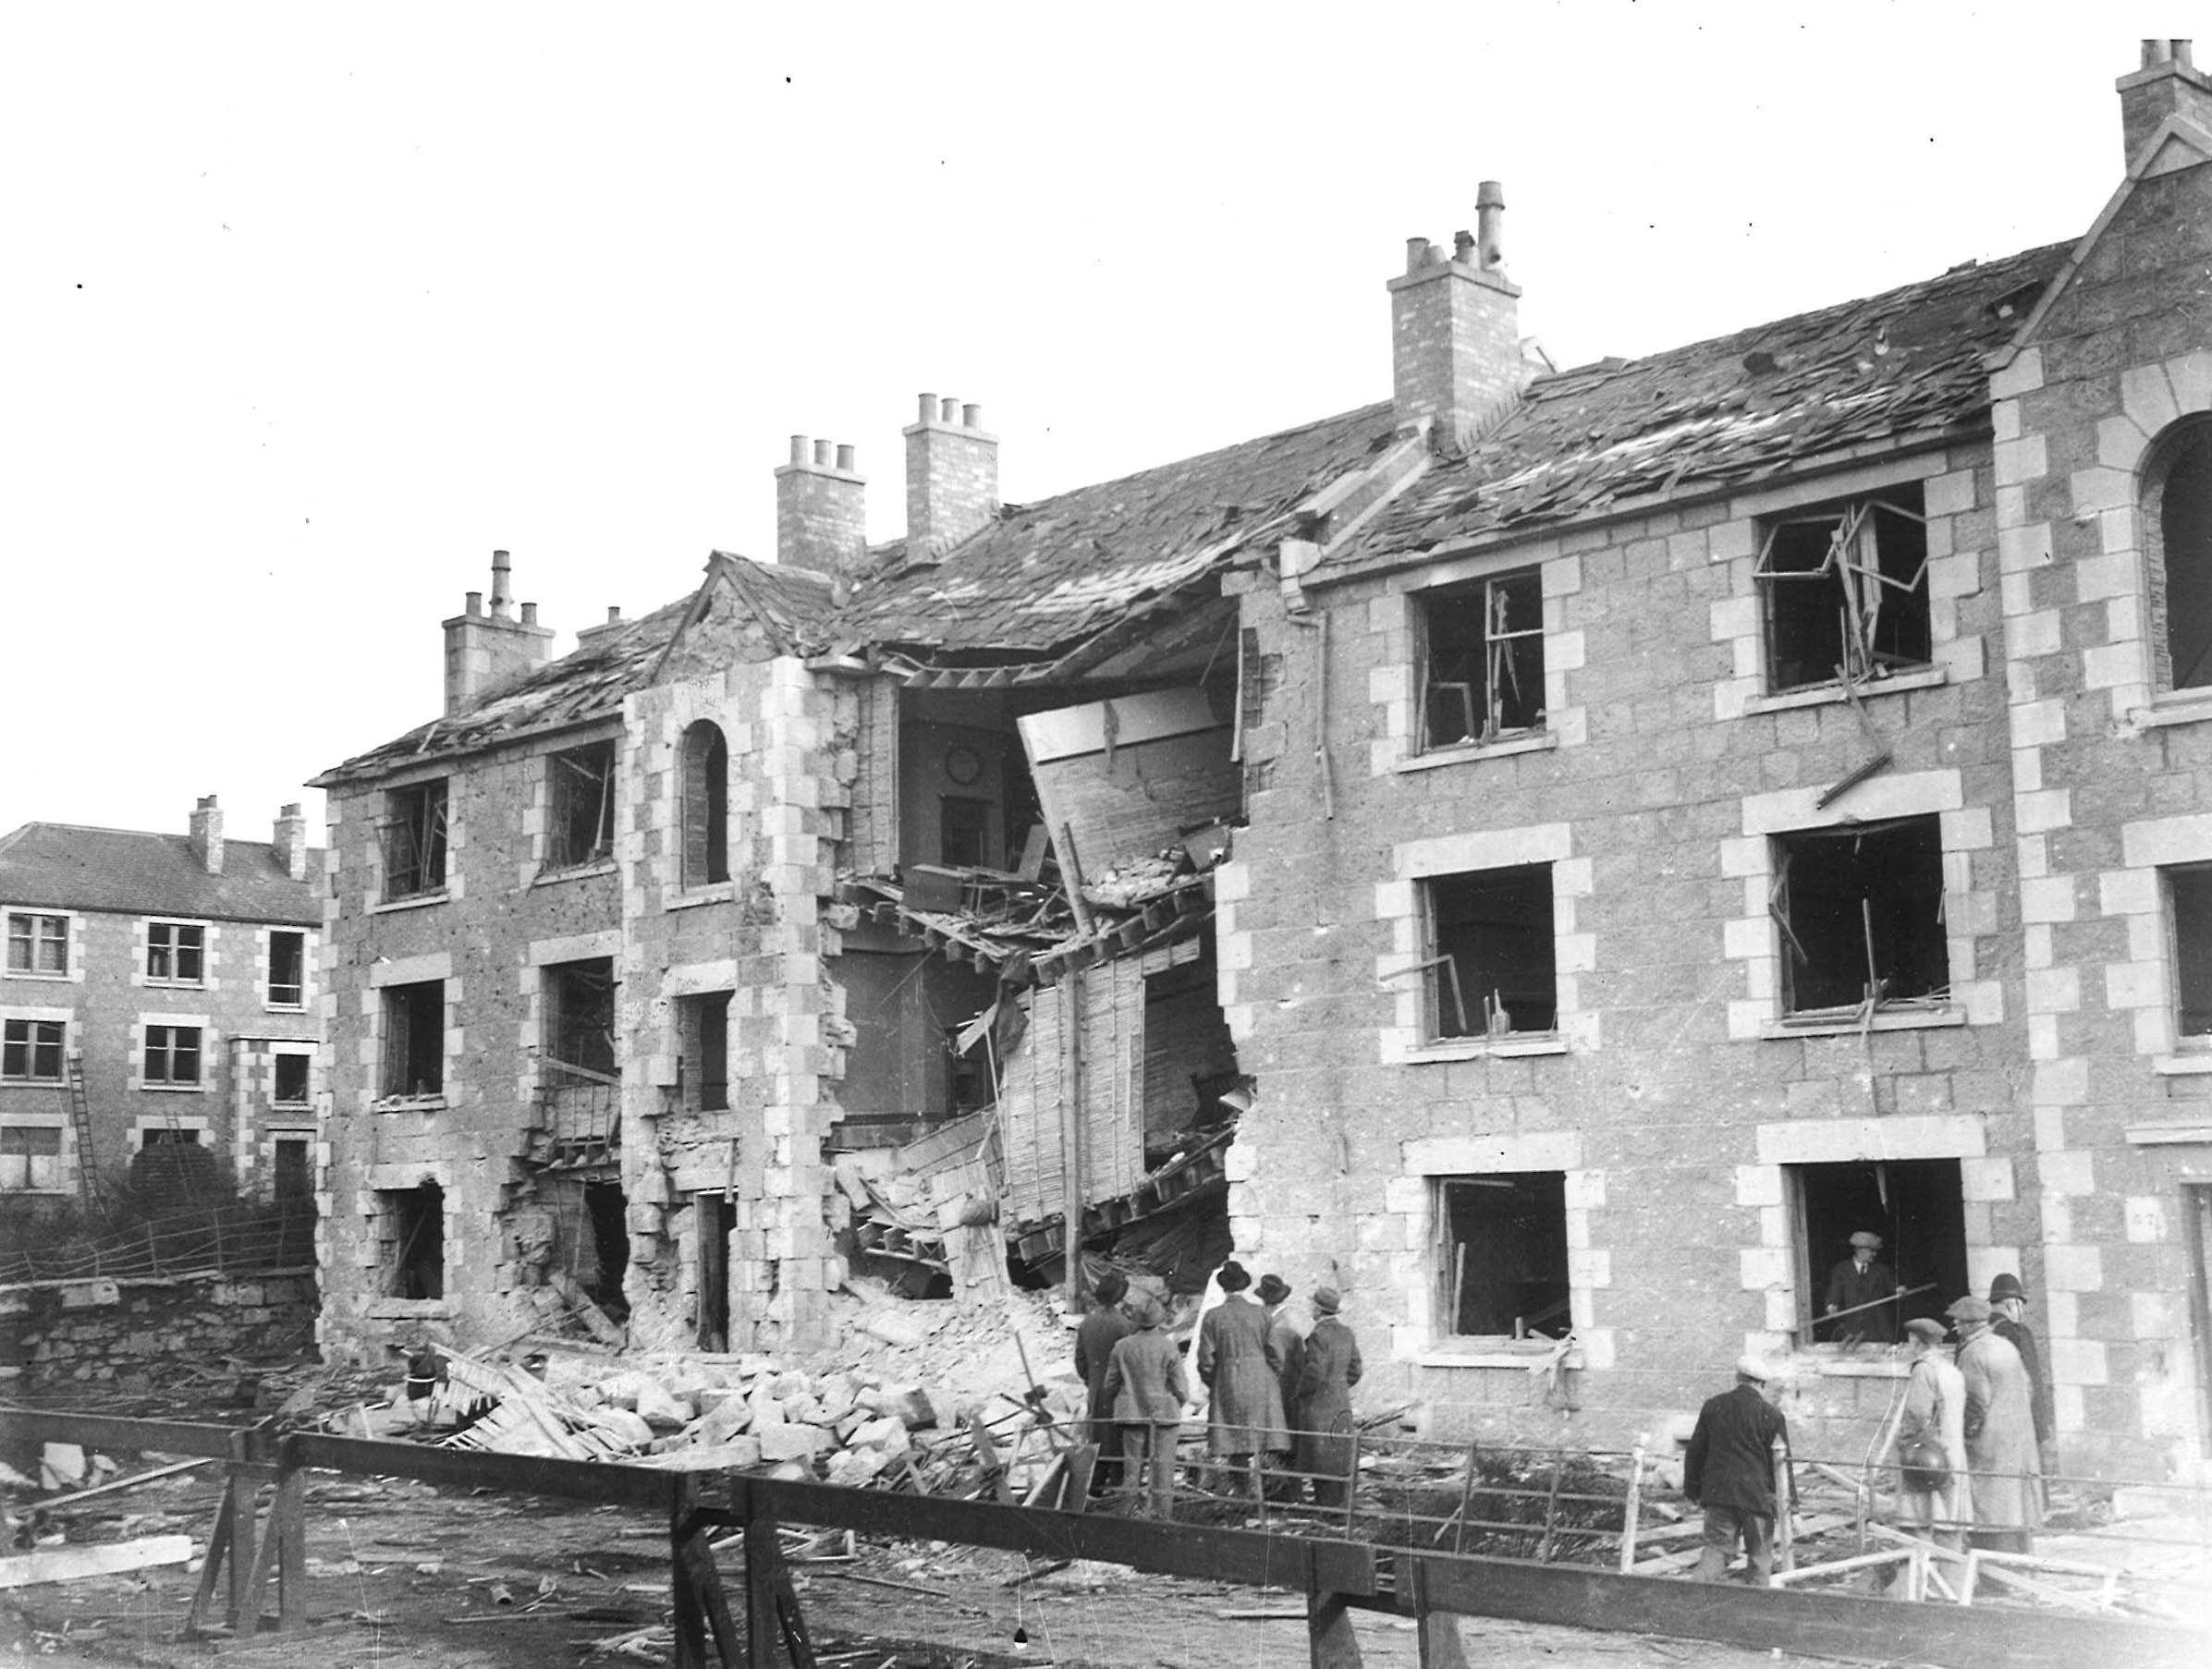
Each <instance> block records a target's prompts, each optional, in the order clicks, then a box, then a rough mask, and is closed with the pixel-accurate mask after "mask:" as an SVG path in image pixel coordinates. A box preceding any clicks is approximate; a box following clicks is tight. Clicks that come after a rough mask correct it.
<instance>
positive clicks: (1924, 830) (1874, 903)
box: [1768, 817, 1950, 1014]
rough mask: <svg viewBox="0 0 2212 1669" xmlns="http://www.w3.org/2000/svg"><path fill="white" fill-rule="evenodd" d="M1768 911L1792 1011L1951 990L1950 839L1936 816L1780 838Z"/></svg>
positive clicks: (1920, 997) (1932, 996)
mask: <svg viewBox="0 0 2212 1669" xmlns="http://www.w3.org/2000/svg"><path fill="white" fill-rule="evenodd" d="M1774 852H1775V866H1774V884H1773V887H1772V889H1771V891H1770V894H1769V898H1768V909H1769V913H1770V914H1771V915H1772V916H1773V918H1774V920H1775V923H1776V926H1777V928H1778V931H1779V934H1780V938H1781V951H1782V989H1783V1005H1784V1012H1786V1013H1789V1014H1814V1013H1821V1012H1825V1011H1831V1010H1847V1009H1856V1008H1864V1007H1865V1006H1866V1005H1868V1004H1870V1003H1871V1004H1872V1005H1874V1006H1875V1007H1876V1008H1879V1007H1883V1006H1885V1005H1889V1004H1892V1003H1904V1002H1914V1001H1936V1002H1940V1001H1942V1000H1943V999H1945V998H1947V997H1948V996H1949V991H1950V967H1949V941H1948V937H1947V934H1946V931H1945V928H1944V919H1943V839H1942V835H1941V832H1940V829H1939V827H1938V824H1937V820H1936V819H1935V818H1933V817H1908V818H1900V819H1898V820H1896V821H1895V822H1878V823H1858V824H1853V825H1851V826H1849V827H1845V828H1836V829H1803V830H1799V831H1798V832H1796V833H1794V834H1790V835H1776V836H1775V839H1774Z"/></svg>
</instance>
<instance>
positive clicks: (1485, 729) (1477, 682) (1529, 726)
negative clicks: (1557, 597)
mask: <svg viewBox="0 0 2212 1669" xmlns="http://www.w3.org/2000/svg"><path fill="white" fill-rule="evenodd" d="M1420 607H1421V628H1422V637H1423V641H1424V655H1423V668H1422V685H1421V744H1420V745H1421V747H1422V748H1423V749H1431V748H1452V747H1460V746H1462V745H1464V744H1466V743H1470V742H1492V741H1497V740H1498V739H1500V738H1501V737H1509V736H1512V735H1515V734H1519V733H1523V732H1528V731H1535V730H1541V729H1543V728H1544V580H1543V571H1542V570H1541V569H1539V568H1522V569H1520V570H1519V571H1517V572H1515V573H1511V574H1500V575H1498V576H1497V577H1496V578H1495V579H1477V580H1471V581H1469V582H1468V583H1466V584H1464V585H1451V586H1440V587H1438V588H1437V589H1436V590H1435V591H1428V592H1424V594H1423V595H1422V597H1421V599H1420Z"/></svg>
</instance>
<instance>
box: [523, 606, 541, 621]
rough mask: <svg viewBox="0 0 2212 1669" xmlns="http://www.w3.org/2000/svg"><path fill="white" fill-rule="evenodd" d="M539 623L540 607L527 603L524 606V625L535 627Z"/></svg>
mask: <svg viewBox="0 0 2212 1669" xmlns="http://www.w3.org/2000/svg"><path fill="white" fill-rule="evenodd" d="M537 623H538V605H537V604H536V603H524V604H523V605H522V624H523V625H525V626H535V625H536V624H537Z"/></svg>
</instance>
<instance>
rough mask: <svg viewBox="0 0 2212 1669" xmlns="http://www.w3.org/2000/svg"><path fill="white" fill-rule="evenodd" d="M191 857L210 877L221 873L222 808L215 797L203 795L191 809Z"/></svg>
mask: <svg viewBox="0 0 2212 1669" xmlns="http://www.w3.org/2000/svg"><path fill="white" fill-rule="evenodd" d="M191 829H192V856H193V857H195V858H197V859H199V860H200V867H201V868H202V869H203V870H205V871H207V872H208V873H209V874H211V875H220V874H221V873H222V872H223V808H222V807H221V806H218V805H217V804H215V797H214V795H212V794H203V795H202V796H201V797H200V803H199V804H198V805H197V806H195V807H193V808H192V822H191Z"/></svg>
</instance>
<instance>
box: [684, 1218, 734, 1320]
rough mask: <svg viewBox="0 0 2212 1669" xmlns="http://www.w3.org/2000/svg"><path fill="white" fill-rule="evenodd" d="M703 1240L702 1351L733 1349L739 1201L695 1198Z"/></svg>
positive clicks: (700, 1296) (701, 1264)
mask: <svg viewBox="0 0 2212 1669" xmlns="http://www.w3.org/2000/svg"><path fill="white" fill-rule="evenodd" d="M692 1199H693V1200H694V1204H693V1207H692V1210H693V1212H694V1215H695V1218H696V1226H697V1230H698V1236H699V1316H698V1323H699V1325H698V1332H697V1334H696V1337H697V1339H698V1342H699V1347H700V1349H702V1350H716V1351H719V1350H727V1349H728V1348H729V1238H730V1237H731V1236H732V1235H734V1234H736V1233H737V1232H738V1206H737V1201H735V1200H732V1199H730V1198H729V1196H728V1195H727V1194H695V1195H693V1196H692Z"/></svg>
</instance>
